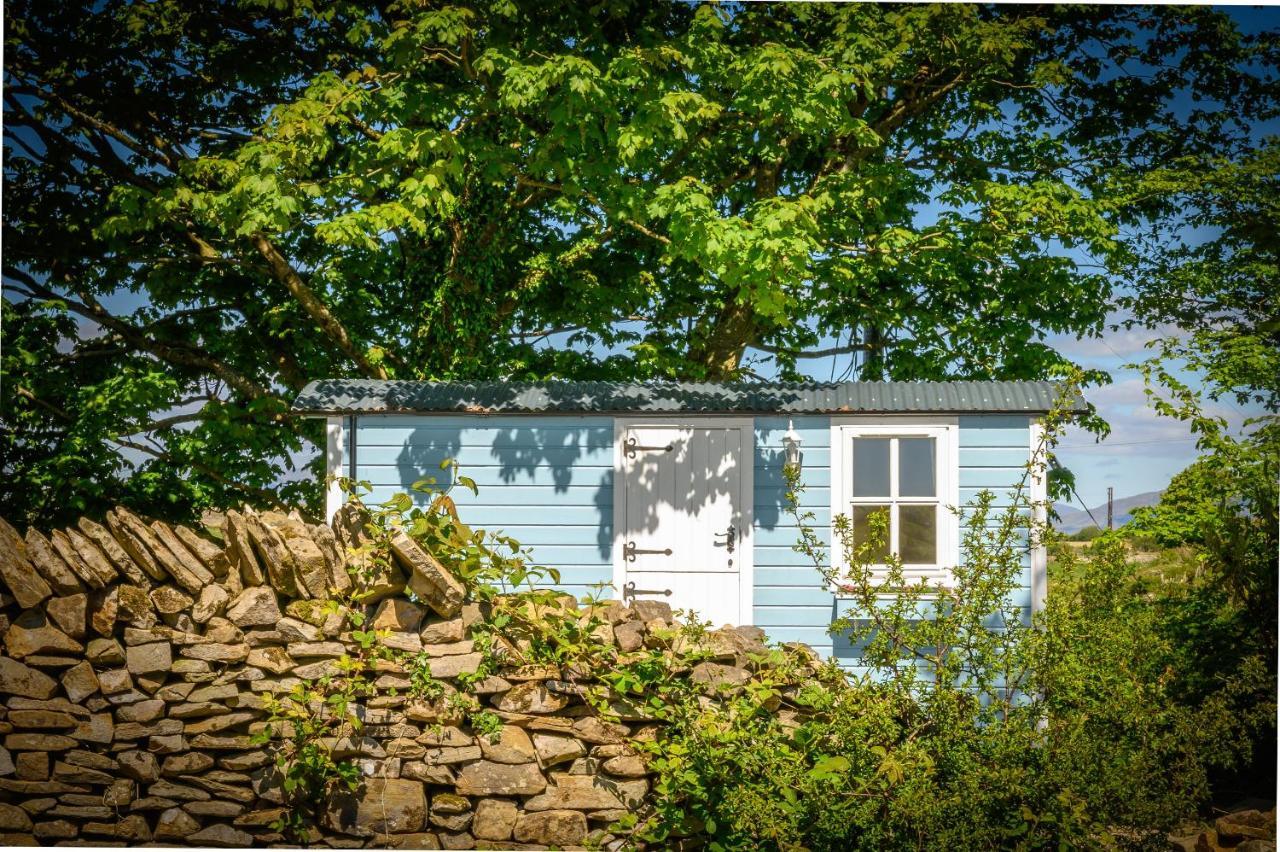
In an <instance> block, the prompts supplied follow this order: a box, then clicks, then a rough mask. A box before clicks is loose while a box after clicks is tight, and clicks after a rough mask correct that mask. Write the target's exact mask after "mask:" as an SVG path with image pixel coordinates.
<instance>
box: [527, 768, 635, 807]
mask: <svg viewBox="0 0 1280 852" xmlns="http://www.w3.org/2000/svg"><path fill="white" fill-rule="evenodd" d="M556 780H557V782H558V783H556V784H554V785H552V786H549V787H547V789H546V791H545V792H543V793H542V794H540V795H537V796H534V797H533V798H531V799H528V800H526V801H525V803H524V809H525V810H526V811H547V810H556V809H568V810H578V811H600V810H607V809H611V808H621V807H623V803H622V801H621V800H620V799H619V798H618V797H617V796H616V795H615V794H614V793H613V792H612V791H611V790H610V789H609V788H608V787H606V786H605V785H604V784H603V783H601V782H600V781H599V780H597V779H596V778H595V777H594V776H591V775H556Z"/></svg>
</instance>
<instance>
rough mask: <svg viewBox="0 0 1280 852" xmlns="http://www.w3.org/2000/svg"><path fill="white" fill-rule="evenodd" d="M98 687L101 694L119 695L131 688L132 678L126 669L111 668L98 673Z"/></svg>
mask: <svg viewBox="0 0 1280 852" xmlns="http://www.w3.org/2000/svg"><path fill="white" fill-rule="evenodd" d="M98 687H99V688H100V689H101V690H102V694H103V695H119V694H121V693H125V692H128V691H129V690H131V689H133V678H131V677H130V676H129V671H128V670H127V669H111V670H110V671H105V672H99V673H98Z"/></svg>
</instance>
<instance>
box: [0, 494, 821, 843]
mask: <svg viewBox="0 0 1280 852" xmlns="http://www.w3.org/2000/svg"><path fill="white" fill-rule="evenodd" d="M359 530H360V524H359V519H358V518H353V517H352V516H351V515H350V513H344V514H340V515H339V517H338V518H337V519H336V520H335V523H334V525H333V527H332V528H331V527H329V526H324V525H314V524H308V523H306V522H304V521H303V520H302V519H301V518H300V517H299V516H297V515H296V514H290V515H285V514H282V513H279V512H256V511H253V510H248V509H245V510H242V511H228V512H226V513H225V514H219V515H216V516H213V517H212V518H210V519H209V525H208V526H207V527H206V529H205V530H204V531H196V530H193V529H190V528H188V527H185V526H181V525H169V524H166V523H163V522H160V521H147V520H144V519H143V518H140V517H138V516H137V515H135V514H133V513H131V512H129V511H128V510H126V509H123V508H117V509H115V510H113V511H112V512H110V513H109V514H108V516H107V517H106V519H105V524H98V523H95V522H93V521H90V520H87V519H82V520H81V521H80V522H79V523H78V524H77V526H76V527H75V528H70V529H66V530H57V531H54V532H52V533H51V534H48V535H46V534H44V533H42V532H40V531H38V530H35V529H29V530H27V532H26V535H25V536H23V535H19V534H18V532H17V531H16V530H14V529H13V527H12V526H10V525H9V524H8V523H6V522H5V521H3V520H2V519H0V583H2V585H3V588H4V589H5V591H6V592H7V594H3V595H0V637H2V640H3V649H2V650H3V654H2V655H0V698H2V699H3V702H4V704H3V706H2V707H0V734H3V747H0V845H19V844H31V843H40V844H57V845H75V844H91V845H98V846H105V845H120V846H124V845H139V844H145V843H155V844H159V845H176V844H188V845H194V846H224V847H238V846H264V845H273V844H276V845H288V843H287V838H285V837H282V836H281V835H280V834H279V833H277V832H276V831H274V830H273V828H272V824H273V823H275V822H276V821H277V819H278V818H279V817H280V816H281V815H282V807H283V802H284V798H283V796H282V793H281V788H280V779H279V777H278V774H277V770H276V768H275V766H274V764H273V755H272V751H271V748H270V747H269V746H263V745H260V744H255V743H254V741H253V735H254V734H255V733H256V732H259V731H261V730H262V728H263V726H264V725H265V724H266V716H267V714H266V710H265V709H264V704H265V701H264V699H265V697H266V696H267V695H268V694H269V693H274V692H287V691H288V690H290V689H291V688H292V687H293V686H295V685H296V684H299V683H301V682H302V681H303V680H311V679H315V678H318V677H321V676H322V675H324V674H326V673H328V672H332V671H334V670H335V669H336V667H337V661H338V659H339V658H340V657H342V656H343V655H344V654H351V655H353V656H354V655H355V654H356V649H357V648H358V647H359V646H358V644H357V643H356V642H354V641H353V639H352V636H351V634H350V631H351V629H352V628H351V624H350V623H349V621H348V619H347V617H346V613H344V612H342V611H337V612H335V611H333V607H332V606H329V605H327V600H328V598H329V597H330V595H331V591H332V590H335V589H337V590H347V589H351V588H352V582H353V581H352V577H351V573H350V572H349V571H348V567H349V565H350V566H352V567H354V568H355V569H356V573H357V576H360V577H362V584H363V587H364V588H365V589H367V590H369V592H370V594H369V597H368V598H367V599H366V602H365V604H363V605H366V606H367V607H368V610H367V615H368V616H369V618H370V621H369V623H370V624H371V625H372V626H373V627H375V628H377V629H378V630H380V631H385V632H386V637H387V638H386V639H385V640H384V641H385V643H386V644H387V645H389V646H391V647H393V648H397V649H400V650H405V651H410V652H414V653H417V652H425V653H426V654H427V655H428V657H429V658H430V667H431V672H432V675H433V676H434V677H436V678H439V679H441V680H444V681H445V682H446V683H447V682H448V681H450V680H451V679H453V678H456V677H458V676H459V675H462V674H465V673H474V672H475V671H476V670H477V668H478V666H479V665H480V663H481V659H482V657H481V654H480V653H479V652H478V651H477V650H476V649H475V647H474V645H473V643H472V641H471V640H470V639H469V638H468V629H469V627H470V626H471V625H472V624H474V623H476V622H477V621H478V620H479V619H480V618H481V611H480V609H479V607H478V606H477V605H475V604H467V603H464V598H465V589H464V587H463V586H462V584H461V583H459V581H458V580H457V579H456V578H455V577H453V576H452V575H451V574H450V573H449V572H448V571H447V570H445V569H444V568H442V567H441V565H440V564H439V563H438V562H437V561H436V560H435V559H434V558H433V557H432V556H431V554H429V553H427V552H426V551H425V550H424V549H423V548H421V547H420V546H419V545H418V544H417V543H415V542H414V541H413V540H412V539H409V538H408V537H407V536H397V537H396V538H395V539H394V540H393V541H392V543H391V547H390V550H391V553H392V554H393V556H394V559H393V560H382V561H380V562H378V563H377V568H376V570H374V569H372V568H370V569H369V570H366V568H368V566H370V565H373V564H374V563H373V562H370V561H369V560H368V553H367V550H368V548H367V547H362V546H361V541H360V532H359ZM406 590H408V591H409V592H412V595H413V600H410V599H409V597H408V596H407V594H406ZM566 606H571V607H576V604H574V603H572V602H569V601H566ZM597 614H598V615H600V616H602V619H603V621H604V622H605V624H604V625H603V626H602V627H601V629H599V630H597V632H596V639H597V641H599V642H602V643H608V644H613V645H616V647H617V648H618V650H619V653H620V655H621V656H623V657H624V658H625V656H626V655H627V654H631V653H637V652H639V651H641V649H643V648H645V647H646V646H647V645H653V644H654V643H655V642H657V641H658V637H659V636H662V635H666V636H670V631H669V628H670V626H671V625H672V613H671V609H670V607H669V606H667V605H666V604H665V603H656V602H649V601H640V602H636V603H635V604H634V605H632V606H630V607H625V606H623V605H621V604H619V603H616V602H610V603H607V604H604V605H603V608H602V609H601V610H600V611H599V612H598V613H597ZM762 640H763V634H762V633H761V632H760V631H759V630H757V629H755V628H736V629H735V628H725V629H723V630H720V631H712V632H711V633H709V634H708V635H707V637H706V638H705V639H704V640H700V641H701V645H702V650H704V651H706V652H707V654H708V656H710V658H711V659H710V660H709V661H707V662H702V663H699V664H698V665H697V666H695V667H693V668H692V670H690V671H689V672H687V675H688V676H689V677H690V678H692V679H693V680H694V681H695V682H697V683H699V684H702V685H703V687H704V688H705V690H706V692H707V694H708V695H709V696H711V695H715V694H723V692H724V691H726V690H727V691H730V692H731V691H733V690H735V689H737V688H739V687H740V686H741V684H742V683H744V682H745V681H746V680H747V679H749V678H750V676H751V672H750V668H751V667H752V666H754V665H756V662H753V660H755V659H756V658H754V657H753V656H752V655H755V654H758V653H760V652H763V651H764V646H763V643H762ZM677 650H679V649H677ZM798 652H799V653H802V654H806V656H805V659H806V660H812V657H811V654H812V652H810V651H808V649H798ZM806 664H807V665H816V663H815V662H809V663H806ZM378 666H379V667H378V670H377V672H376V673H375V674H376V682H377V684H378V686H379V687H380V689H379V691H378V694H377V696H375V697H372V698H370V699H368V700H367V701H366V702H365V703H364V704H363V705H361V706H360V707H359V708H358V713H359V715H360V716H362V717H363V721H364V723H365V724H364V727H363V729H362V731H361V734H360V736H359V737H358V738H347V739H344V740H341V741H334V742H331V743H329V745H330V746H331V747H332V749H333V753H334V756H335V757H336V758H339V759H351V760H353V761H354V762H355V763H356V765H357V766H358V767H359V769H360V771H361V773H362V775H363V782H362V784H361V786H360V788H359V789H358V790H357V791H355V792H354V793H351V794H345V795H342V796H338V797H335V798H334V800H333V801H331V802H329V803H327V807H326V808H325V810H324V814H323V818H322V819H321V824H320V825H319V826H318V827H317V829H316V835H315V836H314V837H313V838H311V840H312V841H313V843H314V844H316V845H326V846H330V847H334V848H349V847H361V846H380V847H381V846H391V847H397V848H446V849H449V848H455V849H466V848H475V847H479V848H493V849H510V848H520V849H527V848H546V847H549V846H554V847H560V848H563V847H572V846H577V845H582V844H584V843H588V842H590V843H593V844H596V845H600V846H604V847H610V846H616V845H618V844H619V843H620V840H619V839H618V838H614V837H612V836H610V835H608V834H607V833H606V827H607V826H608V825H609V824H610V823H612V822H613V821H614V820H616V819H617V818H618V817H619V816H621V815H622V814H624V813H625V812H626V811H627V810H629V809H630V810H642V809H643V807H644V803H645V800H646V796H647V795H648V793H649V791H650V780H649V768H648V766H647V764H646V761H645V759H644V758H643V757H642V755H641V754H640V752H639V751H638V750H637V749H636V748H635V747H634V744H635V743H636V742H637V741H642V740H645V739H647V738H652V737H653V736H655V735H656V732H657V730H658V729H657V727H656V725H655V723H654V722H653V720H651V719H649V718H647V717H646V715H645V712H644V711H643V710H642V709H639V708H637V707H634V706H630V705H629V704H628V703H627V702H625V701H621V700H620V701H618V702H616V704H615V705H614V707H613V708H612V710H613V712H614V714H616V715H614V716H611V717H610V718H601V717H598V716H596V715H595V714H594V712H593V711H592V710H591V709H590V708H589V707H588V706H587V705H586V704H585V703H584V701H583V699H582V693H583V690H584V686H583V683H582V681H583V680H585V679H588V677H589V676H588V675H585V674H583V673H575V672H571V671H560V670H558V669H555V668H547V667H524V668H512V669H510V670H508V671H504V672H502V674H501V676H493V677H489V678H487V679H486V680H484V681H482V682H481V683H480V684H478V686H477V687H476V688H475V692H476V693H477V694H478V696H479V697H480V699H481V700H483V701H485V702H487V703H488V705H489V706H490V708H491V709H492V711H493V712H494V713H496V714H497V715H498V716H499V717H500V718H501V719H502V721H503V723H504V727H503V728H502V731H501V733H500V735H499V736H498V738H497V739H496V741H491V739H490V738H489V737H477V736H475V735H474V734H473V733H472V732H471V731H470V730H468V729H467V728H466V727H465V726H464V724H463V719H462V718H461V717H460V716H459V715H457V711H456V710H454V709H451V708H452V705H450V703H449V702H448V701H447V700H445V699H440V700H436V701H432V702H427V701H423V700H419V699H413V698H410V697H408V696H407V694H406V690H407V688H408V687H409V679H408V676H407V673H406V672H405V671H403V670H402V669H401V668H400V667H399V666H398V665H397V664H395V663H388V662H382V663H379V664H378ZM579 676H580V677H579ZM447 688H452V687H447ZM787 712H788V711H787V710H785V709H782V710H780V713H782V714H785V713H787Z"/></svg>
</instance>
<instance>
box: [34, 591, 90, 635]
mask: <svg viewBox="0 0 1280 852" xmlns="http://www.w3.org/2000/svg"><path fill="white" fill-rule="evenodd" d="M45 612H46V613H48V615H49V618H50V619H51V620H52V621H53V623H54V624H56V625H57V626H58V627H59V628H60V629H61V630H62V631H63V632H64V633H66V634H67V635H68V636H70V637H71V638H73V639H83V638H84V635H85V629H86V627H87V625H88V619H89V596H88V595H86V594H84V593H80V594H74V595H67V596H65V597H57V598H52V599H50V601H49V602H48V603H47V604H45Z"/></svg>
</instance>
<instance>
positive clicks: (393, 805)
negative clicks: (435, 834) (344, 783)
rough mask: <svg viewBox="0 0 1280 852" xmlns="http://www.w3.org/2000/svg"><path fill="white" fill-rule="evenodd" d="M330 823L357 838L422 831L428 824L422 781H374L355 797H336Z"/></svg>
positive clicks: (328, 817) (346, 794)
mask: <svg viewBox="0 0 1280 852" xmlns="http://www.w3.org/2000/svg"><path fill="white" fill-rule="evenodd" d="M325 816H326V821H327V823H328V824H329V825H330V826H331V827H332V828H333V829H334V830H335V831H340V832H342V833H344V834H351V835H355V836H357V837H368V836H371V835H373V834H403V833H407V832H413V831H419V830H420V829H422V827H423V826H424V825H426V821H427V797H426V791H425V788H424V787H423V785H422V782H421V781H414V780H410V779H405V778H370V779H368V780H366V781H365V783H364V784H363V785H361V787H360V789H359V790H357V791H356V792H354V793H351V792H346V791H344V792H342V793H340V794H338V795H335V796H333V797H332V799H331V801H330V803H329V806H328V809H327V811H326V814H325Z"/></svg>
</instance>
